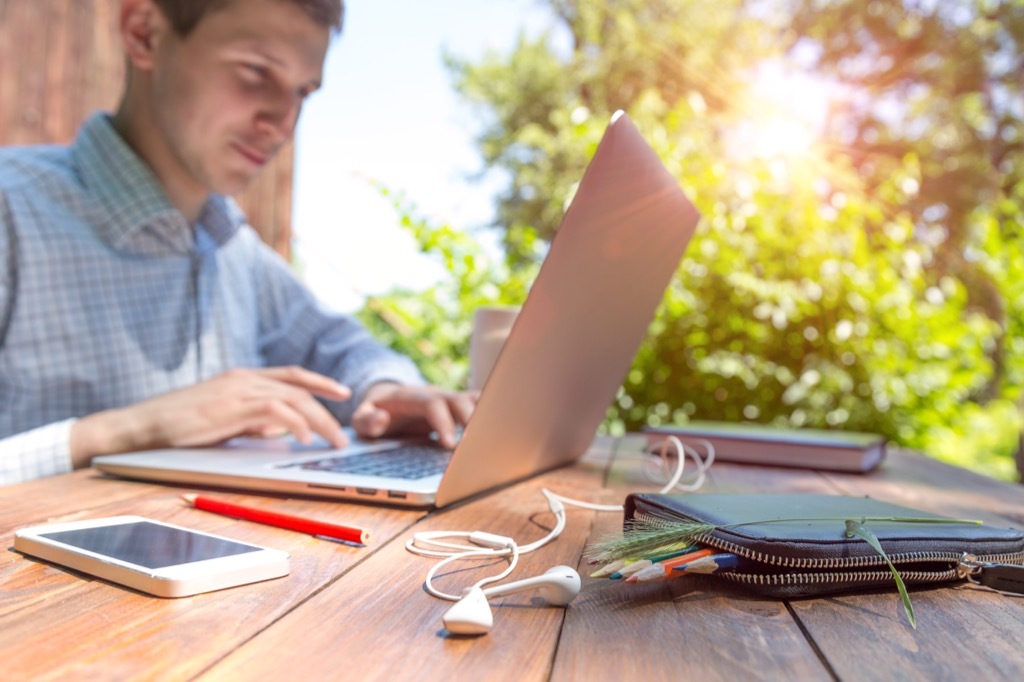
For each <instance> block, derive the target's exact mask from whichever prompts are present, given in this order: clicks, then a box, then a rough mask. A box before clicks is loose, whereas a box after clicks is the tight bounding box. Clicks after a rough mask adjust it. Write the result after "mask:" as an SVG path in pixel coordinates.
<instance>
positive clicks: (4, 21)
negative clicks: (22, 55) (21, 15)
mask: <svg viewBox="0 0 1024 682" xmlns="http://www.w3.org/2000/svg"><path fill="white" fill-rule="evenodd" d="M13 31H14V20H13V18H12V16H11V0H0V144H10V142H11V140H12V139H13V138H12V137H11V125H12V123H11V116H12V114H13V112H14V98H15V96H16V89H15V87H14V85H15V83H14V76H13V75H8V70H9V69H10V68H11V66H10V65H12V64H14V59H13V53H14V39H13V37H12V32H13Z"/></svg>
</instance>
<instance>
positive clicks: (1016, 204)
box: [296, 0, 1024, 480]
mask: <svg viewBox="0 0 1024 682" xmlns="http://www.w3.org/2000/svg"><path fill="white" fill-rule="evenodd" d="M383 4H388V3H383ZM442 4H443V3H442ZM473 4H474V5H477V6H479V7H481V8H486V7H488V6H492V5H493V7H492V9H493V8H495V7H501V8H504V10H505V11H508V9H509V7H510V6H511V5H516V6H517V8H516V9H517V10H518V11H519V12H520V15H519V17H518V19H517V18H516V17H513V18H512V19H511V20H510V21H509V20H505V19H501V20H500V21H497V22H496V23H495V24H488V26H489V28H488V30H490V31H495V32H496V33H495V35H497V36H500V37H501V38H500V39H497V38H496V39H495V42H494V44H492V45H486V44H483V45H482V44H481V43H479V42H477V43H465V42H463V43H459V42H458V41H457V40H454V39H453V40H452V41H450V42H445V41H442V44H441V45H440V47H439V48H438V54H436V55H430V54H418V55H411V54H409V53H408V52H405V53H404V54H403V55H402V58H403V59H404V60H406V61H407V62H412V61H415V60H418V59H425V60H426V59H431V58H436V59H437V60H438V61H439V62H440V63H443V65H444V70H445V72H446V76H447V87H448V88H449V89H450V91H451V92H452V93H453V94H454V97H455V101H456V105H457V106H456V108H455V109H454V111H455V112H456V113H455V114H454V116H455V117H456V118H455V119H454V120H457V121H460V122H462V123H461V126H460V127H461V129H462V130H463V131H464V135H465V136H467V137H468V138H469V139H471V144H472V145H473V148H474V150H475V152H476V154H477V155H478V158H479V162H478V165H477V167H476V168H474V167H473V166H472V155H469V156H465V152H464V149H463V148H462V147H460V146H458V145H454V146H451V147H449V146H448V145H447V144H446V145H445V146H444V147H443V148H441V149H433V150H431V151H430V152H429V153H428V157H429V158H433V159H435V160H436V161H437V162H438V167H437V168H436V169H435V173H434V175H435V176H436V175H438V173H439V172H440V170H442V169H444V170H447V169H450V168H451V167H452V165H451V162H452V160H454V159H470V165H469V166H468V167H467V168H466V171H465V173H464V175H463V181H464V182H467V183H469V184H468V186H466V187H465V188H464V189H463V190H462V193H461V195H460V194H459V193H458V192H456V196H460V199H458V200H457V201H454V202H450V203H448V204H444V205H440V206H439V205H438V204H437V203H436V197H437V196H440V193H433V192H426V193H422V194H420V195H418V196H417V195H414V194H412V193H411V192H410V188H409V187H407V186H404V183H403V182H402V178H401V177H400V175H397V174H393V175H390V176H389V175H387V174H386V173H385V172H381V173H379V174H374V175H373V176H372V177H371V178H367V184H368V185H369V186H372V187H374V188H375V189H376V190H377V192H378V194H379V197H380V200H381V201H382V202H390V204H389V205H390V207H391V210H392V211H393V218H392V223H396V224H398V225H400V226H402V228H403V229H404V231H405V233H406V235H407V236H408V238H410V241H409V242H407V243H411V244H413V245H415V249H416V250H418V251H419V252H421V253H422V254H424V255H425V258H426V262H428V263H429V264H430V267H427V266H424V267H425V269H424V270H423V271H422V273H421V274H420V275H419V277H420V279H419V280H418V281H417V282H414V283H411V284H406V285H404V286H402V287H399V288H395V289H392V290H386V291H375V292H373V293H372V295H366V296H364V301H363V303H362V305H361V306H360V307H359V308H358V314H359V315H360V316H361V317H362V318H363V319H364V320H365V321H366V322H367V323H368V324H369V325H371V326H372V327H373V328H374V329H375V331H376V332H377V333H378V334H380V335H381V336H382V337H384V338H386V339H387V340H389V341H390V342H392V343H394V344H395V345H396V346H398V347H399V348H401V349H402V350H404V351H405V352H407V353H409V354H410V355H412V356H413V357H415V358H416V359H417V360H418V361H419V362H420V364H421V366H422V367H423V368H424V371H425V373H426V374H427V375H428V377H429V378H430V379H431V380H432V381H435V382H437V383H439V384H443V385H451V386H458V385H461V384H462V383H463V382H464V380H465V373H466V369H467V368H466V361H465V358H466V356H467V353H466V349H467V344H468V335H469V329H470V318H471V314H472V311H473V309H474V308H475V307H477V306H478V305H484V304H492V303H499V304H516V303H520V302H521V301H522V299H523V298H524V296H525V294H526V292H527V291H528V287H529V283H530V282H531V281H532V277H533V275H534V274H535V272H536V269H537V266H538V264H539V263H540V261H541V260H542V259H543V256H544V254H545V252H546V248H547V244H548V243H549V241H550V240H551V238H552V237H554V235H555V233H556V231H557V228H558V224H559V222H560V219H561V216H562V213H563V211H564V208H565V206H566V204H567V202H568V201H569V200H570V199H571V197H572V194H573V191H574V189H575V186H576V183H577V181H578V180H579V178H580V176H581V174H582V172H583V169H584V168H585V166H586V163H587V161H588V159H589V157H590V155H591V154H592V153H593V151H594V149H595V146H596V144H597V142H598V140H599V139H600V135H601V133H602V131H603V129H604V127H605V125H606V123H607V121H608V119H609V117H610V115H611V114H612V112H614V111H615V110H617V109H624V110H626V111H627V112H628V113H629V114H630V116H631V117H632V118H633V119H634V121H635V122H636V123H637V124H638V126H639V127H640V129H641V130H642V131H643V133H644V134H645V136H646V137H647V139H648V140H649V141H650V142H651V144H652V145H653V146H654V147H655V149H656V150H657V151H658V153H659V154H660V155H661V157H662V158H663V159H664V161H665V163H666V165H667V166H668V168H669V169H670V170H671V172H673V173H674V174H675V175H677V176H678V178H679V181H680V183H681V184H682V186H683V187H684V188H685V190H686V191H687V193H688V194H689V196H690V197H691V198H692V199H693V201H694V202H695V203H696V204H697V206H698V207H699V209H700V210H701V212H702V214H703V215H704V220H703V221H702V223H701V226H700V229H699V233H698V235H697V237H696V238H695V240H694V241H693V243H692V244H691V246H690V249H689V251H688V253H687V256H686V258H685V260H684V262H683V263H682V265H681V267H680V268H679V271H678V274H677V277H676V279H675V282H674V283H673V285H672V287H671V288H670V290H669V291H668V292H667V293H666V296H665V300H664V302H663V304H662V306H661V309H660V311H659V313H658V316H657V319H656V321H655V322H654V324H653V325H652V326H651V329H650V332H649V334H648V337H647V339H646V341H645V343H644V345H643V348H642V349H641V351H640V354H639V356H638V357H637V360H636V362H635V364H634V366H633V369H632V370H631V371H630V373H629V375H628V376H627V377H626V381H625V383H624V385H623V387H622V389H621V390H620V392H619V395H618V397H617V399H616V402H615V404H614V405H613V407H612V408H611V409H610V410H609V413H608V418H607V422H606V428H607V429H608V430H610V431H613V432H617V431H622V430H627V429H636V428H638V427H640V426H642V425H644V424H666V423H684V422H686V421H687V420H690V419H721V420H729V421H750V422H759V423H771V424H778V425H785V426H805V427H819V428H827V429H847V430H857V431H870V432H878V433H882V434H884V435H886V436H887V437H889V438H890V439H892V440H893V441H895V442H897V443H900V444H903V445H906V446H910V447H914V448H918V449H920V450H922V451H924V452H926V453H928V454H930V455H932V456H935V457H939V458H941V459H945V460H948V461H952V462H955V463H958V464H960V465H963V466H967V467H970V468H973V469H975V470H977V471H980V472H984V473H988V474H991V475H994V476H997V477H1000V478H1004V479H1011V480H1014V479H1016V478H1017V475H1018V474H1017V469H1016V465H1015V456H1016V455H1017V453H1018V451H1019V449H1020V442H1021V429H1022V425H1024V418H1022V414H1024V402H1022V387H1024V334H1022V331H1024V228H1022V199H1024V183H1022V180H1024V177H1022V171H1024V165H1022V161H1024V157H1022V154H1021V152H1022V133H1024V130H1022V125H1024V94H1022V85H1024V82H1022V79H1024V63H1022V58H1024V52H1022V48H1024V46H1022V40H1024V3H1021V2H1018V1H1017V0H941V1H939V0H871V1H870V2H864V1H863V0H615V1H613V0H587V1H582V0H581V1H568V0H545V1H538V0H533V1H524V2H519V3H509V2H496V3H489V2H482V3H481V2H478V3H473ZM350 7H351V22H350V24H349V25H348V27H347V29H346V30H347V31H348V32H349V33H348V34H347V35H345V36H343V38H342V40H341V42H340V43H339V45H338V47H337V49H338V50H339V51H342V50H344V45H345V42H346V41H347V40H349V39H350V38H351V39H352V40H359V38H358V35H359V31H360V28H359V25H358V23H357V20H358V17H359V13H360V3H358V2H350ZM434 9H435V11H437V12H438V14H441V15H443V16H444V17H445V18H444V20H443V23H445V24H447V25H448V26H449V27H450V28H451V29H452V32H451V33H449V34H448V35H451V36H454V35H458V34H466V33H469V34H472V33H473V32H472V31H463V29H464V28H465V27H467V26H470V25H473V23H472V22H471V23H468V24H466V25H462V24H460V19H459V14H458V12H447V11H445V12H441V11H440V7H435V8H434ZM478 12H479V10H478ZM485 20H486V17H483V18H482V19H479V20H477V21H485ZM396 23H397V21H396ZM414 23H416V22H414ZM416 25H417V26H419V27H421V28H422V26H423V25H424V24H423V23H416ZM476 25H480V24H479V23H477V24H476ZM510 29H513V30H515V35H514V37H512V38H509V37H508V36H509V31H510ZM370 33H372V34H373V35H374V39H376V40H381V39H382V38H381V36H382V35H385V34H386V33H387V30H386V27H383V28H382V29H381V30H380V31H370ZM479 35H480V34H477V36H478V39H479ZM364 37H365V36H364ZM502 41H505V42H502ZM391 47H392V48H393V47H394V45H392V46H391ZM339 68H341V67H339ZM344 68H348V69H352V68H356V69H359V68H360V67H359V66H358V65H355V64H348V66H347V67H344ZM367 68H368V69H369V67H367ZM385 87H386V85H385ZM403 101H404V102H405V104H406V106H402V105H401V104H399V105H398V106H397V107H396V108H397V109H398V110H399V111H400V112H401V113H402V115H404V116H406V117H413V118H415V117H416V116H417V115H418V112H419V108H418V106H417V103H418V99H417V97H416V96H412V97H409V98H406V99H405V100H403ZM362 104H367V105H372V102H362ZM353 106H356V105H353ZM370 108H371V110H372V109H373V107H372V106H370ZM392 113H394V112H393V111H392ZM416 130H417V131H419V132H420V135H419V137H418V138H417V139H414V140H412V141H410V142H408V143H403V144H401V145H400V149H401V153H402V154H406V153H413V154H415V152H410V151H409V150H410V149H414V148H416V146H418V145H424V146H428V145H430V144H431V142H430V139H429V138H430V136H431V135H432V133H431V132H430V131H429V129H427V128H425V127H423V126H417V127H416ZM440 130H441V127H440V126H439V127H438V131H440ZM401 134H402V133H401V130H400V126H396V129H395V135H396V136H399V137H400V136H401ZM438 134H440V133H438ZM300 140H301V138H300ZM381 147H382V148H383V147H386V143H384V142H382V143H381ZM446 150H449V151H446ZM446 155H450V158H446ZM299 158H300V159H301V148H300V157H299ZM442 160H443V162H442ZM397 165H401V163H398V164H397ZM395 173H397V171H395ZM299 179H300V182H301V181H302V178H301V176H300V178H299ZM474 180H475V182H476V183H477V184H476V185H474V184H473V181H474ZM481 196H488V197H489V198H490V204H489V206H488V210H487V211H483V212H481V211H480V209H479V208H475V209H474V210H473V211H465V210H464V208H465V206H464V204H465V203H466V202H469V201H471V200H470V198H469V197H475V198H474V199H472V201H477V200H479V198H480V197H481ZM460 202H461V203H460ZM446 210H450V214H449V215H445V211H446ZM460 211H462V212H461V213H460ZM342 212H343V209H342ZM338 221H339V223H340V222H342V221H343V218H342V216H339V217H338ZM303 229H304V228H303V222H302V221H297V222H296V231H297V233H298V235H299V238H300V241H301V240H302V239H304V237H303V236H302V235H303V232H302V230H303ZM360 229H362V230H366V229H371V228H368V227H365V226H364V227H361V228H360ZM300 261H301V258H300ZM374 262H375V263H379V262H381V261H374ZM383 262H384V263H387V262H388V259H387V258H385V259H384V260H383ZM300 264H301V262H300ZM383 269H385V271H387V269H386V268H383ZM399 269H400V270H403V271H405V272H410V273H411V272H413V270H414V269H415V268H399ZM391 273H392V276H394V274H395V273H394V269H392V270H391ZM340 281H341V280H339V282H340ZM364 293H365V292H364Z"/></svg>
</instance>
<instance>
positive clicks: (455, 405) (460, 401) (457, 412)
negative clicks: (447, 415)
mask: <svg viewBox="0 0 1024 682" xmlns="http://www.w3.org/2000/svg"><path fill="white" fill-rule="evenodd" d="M477 398H478V394H477V393H455V394H453V395H451V396H450V397H449V399H448V404H449V405H450V406H451V410H452V415H453V416H454V417H455V421H456V422H458V424H459V425H461V426H465V425H466V424H468V423H469V418H470V417H471V416H473V410H475V409H476V401H477Z"/></svg>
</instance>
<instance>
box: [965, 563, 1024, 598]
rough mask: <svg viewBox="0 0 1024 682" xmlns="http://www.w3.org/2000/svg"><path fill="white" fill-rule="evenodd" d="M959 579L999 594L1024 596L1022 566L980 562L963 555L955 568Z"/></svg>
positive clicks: (1023, 567)
mask: <svg viewBox="0 0 1024 682" xmlns="http://www.w3.org/2000/svg"><path fill="white" fill-rule="evenodd" d="M957 572H958V573H959V574H960V577H962V578H967V579H968V580H969V581H971V582H972V583H974V584H975V585H983V586H985V587H989V588H991V589H993V590H998V591H1000V592H1011V593H1013V594H1024V566H1018V565H1016V564H1000V563H990V562H987V561H981V560H979V559H978V557H976V556H974V555H972V554H964V555H963V556H962V557H961V558H960V563H959V565H958V566H957Z"/></svg>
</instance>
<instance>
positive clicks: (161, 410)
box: [71, 367, 351, 467]
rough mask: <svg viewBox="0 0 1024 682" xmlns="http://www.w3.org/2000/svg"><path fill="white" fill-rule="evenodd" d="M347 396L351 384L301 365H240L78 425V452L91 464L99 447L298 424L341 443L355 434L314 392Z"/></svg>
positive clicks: (188, 442)
mask: <svg viewBox="0 0 1024 682" xmlns="http://www.w3.org/2000/svg"><path fill="white" fill-rule="evenodd" d="M314 395H317V396H321V397H323V398H328V399H331V400H347V399H348V398H350V397H351V391H349V389H348V388H346V387H344V386H342V385H341V384H339V383H338V382H336V381H334V380H333V379H330V378H328V377H325V376H323V375H321V374H316V373H314V372H310V371H308V370H305V369H302V368H301V367H270V368H266V369H235V370H230V371H228V372H225V373H223V374H220V375H218V376H216V377H214V378H213V379H209V380H207V381H203V382H200V383H198V384H196V385H195V386H190V387H188V388H182V389H179V390H176V391H171V392H169V393H165V394H163V395H160V396H157V397H155V398H151V399H149V400H146V401H143V402H141V403H137V404H135V405H131V406H129V407H123V408H118V409H113V410H106V411H103V412H97V413H95V414H91V415H89V416H88V417H84V418H82V419H80V420H79V421H77V422H76V423H75V425H74V427H73V428H72V430H71V457H72V460H73V461H74V464H75V466H76V467H77V466H86V465H87V464H88V463H89V461H90V460H91V459H92V458H93V457H94V456H96V455H99V454H114V453H118V452H130V451H133V450H146V449H151V448H161V447H188V446H200V445H212V444H214V443H219V442H220V441H223V440H226V439H228V438H232V437H234V436H240V435H253V434H256V435H269V434H272V433H281V432H285V431H290V432H291V433H292V434H293V435H294V436H295V437H296V438H297V439H298V440H299V441H300V442H303V443H308V442H309V441H310V440H311V439H312V437H313V433H317V434H319V435H321V436H323V438H324V439H326V440H327V441H328V442H330V443H331V444H332V445H334V446H335V447H342V446H344V445H345V444H346V443H347V440H348V439H347V438H346V437H345V434H344V432H343V431H342V429H341V425H340V424H338V421H337V420H336V419H335V418H334V416H333V415H332V414H331V413H330V412H328V411H327V409H326V408H325V407H324V406H323V405H321V404H320V403H319V402H317V400H316V399H315V398H314V397H313V396H314Z"/></svg>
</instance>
